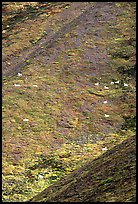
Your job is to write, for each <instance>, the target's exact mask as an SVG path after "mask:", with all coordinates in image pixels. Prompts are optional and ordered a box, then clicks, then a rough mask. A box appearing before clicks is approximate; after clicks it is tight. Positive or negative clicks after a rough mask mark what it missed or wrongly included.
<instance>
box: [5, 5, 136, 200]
mask: <svg viewBox="0 0 138 204" xmlns="http://www.w3.org/2000/svg"><path fill="white" fill-rule="evenodd" d="M32 3H33V2H32ZM32 3H31V5H32ZM31 5H30V6H29V7H28V6H27V5H26V6H27V7H26V6H25V5H24V6H23V5H22V2H20V3H19V2H17V8H18V9H17V11H16V12H14V14H13V15H14V16H11V10H10V12H8V15H9V17H10V19H11V20H10V21H9V20H8V19H7V18H6V19H5V17H7V15H5V17H4V19H3V20H4V21H3V23H4V26H3V29H4V30H3V61H2V64H3V67H2V68H3V90H2V91H3V104H2V111H3V115H2V117H3V120H2V126H3V138H2V140H3V141H2V147H3V152H2V153H3V155H2V156H3V163H2V167H3V169H2V170H3V171H2V173H3V174H2V176H3V177H2V179H3V182H2V184H3V187H2V188H3V201H4V202H14V201H16V202H17V201H19V202H21V201H26V200H29V199H30V198H31V197H33V196H34V195H36V194H37V193H39V192H41V191H42V190H43V189H45V188H46V187H48V186H50V185H52V184H53V183H54V182H55V181H57V180H59V179H60V178H63V177H65V176H66V175H67V174H69V173H71V172H72V171H73V170H75V169H77V168H78V167H80V166H81V165H82V164H83V163H84V162H86V161H89V160H93V159H94V158H96V157H98V156H99V155H101V154H102V153H103V151H105V150H107V149H108V150H109V149H111V148H112V147H113V146H115V145H117V144H119V143H120V142H121V141H123V140H125V139H126V138H128V137H130V136H132V135H135V128H136V125H135V118H136V113H135V112H136V104H135V98H136V96H135V91H136V88H135V67H136V66H135V61H136V60H135V52H136V51H135V47H136V34H135V19H136V18H135V17H136V15H135V12H136V11H135V10H136V9H135V2H121V3H119V2H69V3H67V2H64V4H62V3H61V4H58V3H57V4H56V2H55V3H54V5H51V4H50V5H47V3H46V4H43V5H41V6H40V7H39V6H38V5H37V4H34V3H33V5H32V6H31ZM11 6H13V7H14V6H16V2H15V3H14V4H12V3H10V4H9V3H8V2H7V6H6V8H5V9H7V10H8V9H11ZM22 6H23V7H24V9H23V10H22V9H20V8H22ZM13 7H12V8H13ZM13 17H14V18H13ZM15 17H16V18H15ZM28 31H29V32H28ZM132 73H134V74H133V75H132Z"/></svg>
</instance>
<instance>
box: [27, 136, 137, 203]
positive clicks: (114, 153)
mask: <svg viewBox="0 0 138 204" xmlns="http://www.w3.org/2000/svg"><path fill="white" fill-rule="evenodd" d="M135 140H136V139H135V136H132V137H130V138H128V139H127V140H125V141H123V142H122V143H121V144H119V145H117V146H115V147H114V148H112V149H111V150H109V151H107V152H106V153H104V154H103V155H101V156H99V157H98V158H96V159H94V160H92V161H90V162H88V163H87V164H86V165H84V166H83V167H81V168H79V169H77V170H76V171H74V172H72V173H71V174H70V175H68V176H67V177H65V178H63V179H61V180H60V181H58V182H56V183H55V184H53V185H52V186H50V187H48V188H47V189H45V190H44V191H42V192H41V193H39V194H38V195H36V196H35V197H34V198H32V199H30V200H29V201H30V202H136V145H135V143H136V141H135Z"/></svg>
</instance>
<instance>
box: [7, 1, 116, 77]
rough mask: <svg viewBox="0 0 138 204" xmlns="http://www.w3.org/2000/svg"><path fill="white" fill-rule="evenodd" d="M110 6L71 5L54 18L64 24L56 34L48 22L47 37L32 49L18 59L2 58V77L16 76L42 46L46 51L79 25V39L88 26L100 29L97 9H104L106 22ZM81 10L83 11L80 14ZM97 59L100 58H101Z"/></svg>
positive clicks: (99, 4) (100, 4)
mask: <svg viewBox="0 0 138 204" xmlns="http://www.w3.org/2000/svg"><path fill="white" fill-rule="evenodd" d="M91 4H92V5H91ZM112 4H113V3H108V4H107V5H106V6H105V4H104V3H102V2H99V3H96V4H95V5H93V3H88V5H87V4H86V5H85V3H82V2H80V3H78V2H76V3H73V4H72V5H71V7H70V8H69V9H68V10H65V11H63V12H62V13H61V14H59V15H57V16H56V18H57V19H58V23H60V24H61V25H62V22H64V24H65V25H63V26H62V27H61V28H59V30H58V31H57V32H56V33H53V31H52V29H51V28H50V26H51V22H50V25H49V27H48V28H46V32H47V35H46V36H44V37H43V38H42V39H41V40H39V42H38V43H37V44H36V45H35V46H34V47H31V48H29V49H27V50H25V51H23V52H22V53H20V55H21V56H20V57H14V56H12V57H11V58H9V57H3V76H10V75H11V76H12V75H15V74H17V73H18V72H19V71H20V70H21V68H22V67H23V66H25V65H26V64H27V63H26V60H29V59H30V58H33V57H34V56H35V54H36V53H37V55H38V53H40V52H41V50H42V47H43V46H45V49H48V48H49V47H51V46H52V45H54V44H55V42H56V41H58V40H60V38H62V37H63V36H64V35H65V34H66V33H68V31H70V30H71V29H73V27H76V26H78V25H79V31H78V32H79V34H78V36H79V37H81V35H83V34H84V33H85V32H87V28H88V27H90V26H95V27H96V26H98V27H100V24H101V23H100V21H99V20H100V19H99V20H98V15H97V13H98V10H99V8H100V9H101V8H104V7H105V10H103V12H105V14H104V16H103V20H104V21H105V22H106V21H108V20H109V19H110V18H111V15H110V14H108V11H107V10H108V9H110V8H111V5H112ZM87 7H88V8H87ZM82 10H85V11H83V12H82ZM106 12H107V13H106ZM112 17H113V16H112ZM92 19H93V20H92ZM52 21H53V19H52ZM98 24H99V25H98ZM84 25H85V26H84ZM51 27H52V26H51ZM85 27H86V29H85ZM95 35H97V37H96V39H97V38H101V37H102V36H99V34H98V33H96V34H95ZM76 43H77V42H76ZM95 55H96V54H95ZM99 57H100V58H101V56H99ZM101 60H102V58H101ZM7 61H10V66H9V65H8V64H7Z"/></svg>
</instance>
